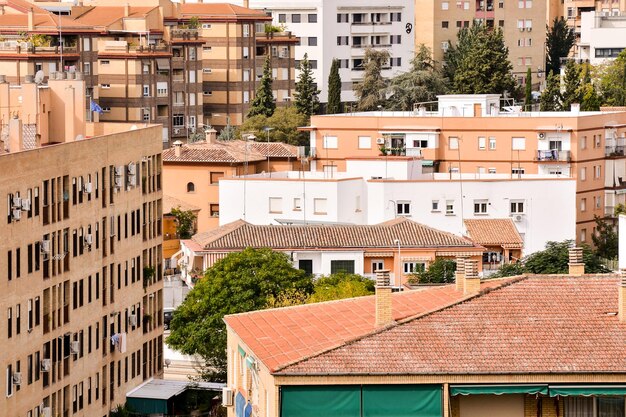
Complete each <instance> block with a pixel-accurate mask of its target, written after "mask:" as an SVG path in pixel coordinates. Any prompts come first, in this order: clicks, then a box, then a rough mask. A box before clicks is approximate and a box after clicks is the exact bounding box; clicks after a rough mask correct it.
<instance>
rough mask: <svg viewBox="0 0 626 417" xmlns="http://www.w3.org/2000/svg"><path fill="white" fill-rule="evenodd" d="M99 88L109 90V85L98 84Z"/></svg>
mask: <svg viewBox="0 0 626 417" xmlns="http://www.w3.org/2000/svg"><path fill="white" fill-rule="evenodd" d="M100 88H104V89H107V88H111V84H100Z"/></svg>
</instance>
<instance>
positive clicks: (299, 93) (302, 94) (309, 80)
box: [294, 54, 320, 118]
mask: <svg viewBox="0 0 626 417" xmlns="http://www.w3.org/2000/svg"><path fill="white" fill-rule="evenodd" d="M319 93H320V90H318V89H317V87H316V85H315V80H314V79H313V71H312V70H311V63H310V61H309V56H308V55H307V54H304V59H302V61H300V75H299V76H298V81H296V92H295V93H294V95H295V97H296V109H297V110H298V112H299V113H300V114H304V115H305V116H306V117H307V118H309V117H311V115H312V114H316V113H317V111H318V110H319V107H320V99H319V97H318V95H319Z"/></svg>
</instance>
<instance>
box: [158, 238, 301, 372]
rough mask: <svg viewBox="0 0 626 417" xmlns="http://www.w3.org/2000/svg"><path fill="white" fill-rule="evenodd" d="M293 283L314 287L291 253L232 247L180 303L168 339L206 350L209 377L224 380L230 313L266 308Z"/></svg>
mask: <svg viewBox="0 0 626 417" xmlns="http://www.w3.org/2000/svg"><path fill="white" fill-rule="evenodd" d="M289 289H295V290H299V291H304V292H305V293H310V292H311V291H312V290H313V283H312V281H311V278H310V277H308V276H307V275H306V274H305V273H304V271H301V270H299V269H295V268H294V267H293V266H292V265H291V262H290V261H289V258H288V257H287V255H285V254H283V253H279V252H273V251H272V250H270V249H267V248H264V249H253V248H247V249H245V250H244V251H242V252H237V253H231V254H229V255H228V256H226V257H225V258H223V259H221V260H219V261H217V262H216V263H215V264H214V265H213V266H212V267H211V268H209V269H208V270H207V271H206V273H205V275H204V277H203V278H202V279H200V280H199V281H198V283H197V284H196V286H195V287H194V288H193V290H191V291H190V292H189V294H188V295H187V298H185V301H184V302H183V303H182V304H181V305H180V306H179V307H178V308H177V309H176V311H175V312H174V315H173V318H172V322H171V323H170V328H171V333H170V336H169V337H168V338H167V341H166V343H167V344H168V345H169V346H170V347H172V348H174V349H177V350H179V351H181V352H182V353H184V354H187V355H193V354H198V355H200V356H201V357H202V358H203V359H204V361H205V365H204V368H203V369H202V377H203V378H208V379H210V380H213V381H224V380H225V376H226V353H225V351H226V329H225V324H224V321H223V318H224V316H225V315H227V314H234V313H241V312H245V311H252V310H258V309H262V308H265V307H266V306H267V303H268V299H269V298H270V297H276V296H277V295H278V294H280V293H281V292H283V291H286V290H289Z"/></svg>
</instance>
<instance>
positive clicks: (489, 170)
mask: <svg viewBox="0 0 626 417" xmlns="http://www.w3.org/2000/svg"><path fill="white" fill-rule="evenodd" d="M487 172H489V173H490V174H495V173H496V169H495V168H489V169H488V170H487Z"/></svg>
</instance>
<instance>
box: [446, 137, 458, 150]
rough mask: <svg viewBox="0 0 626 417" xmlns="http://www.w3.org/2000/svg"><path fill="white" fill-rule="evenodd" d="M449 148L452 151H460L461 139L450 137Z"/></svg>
mask: <svg viewBox="0 0 626 417" xmlns="http://www.w3.org/2000/svg"><path fill="white" fill-rule="evenodd" d="M448 147H449V148H450V149H459V138H457V137H455V136H450V137H449V138H448Z"/></svg>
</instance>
